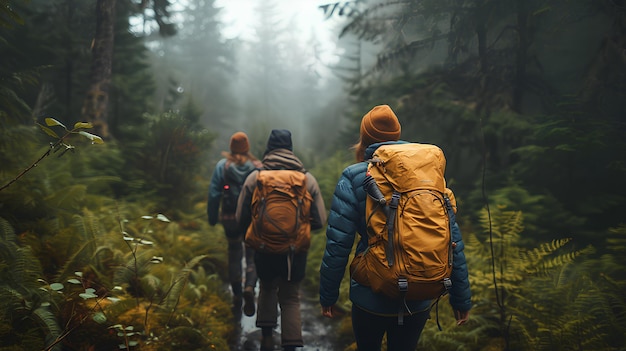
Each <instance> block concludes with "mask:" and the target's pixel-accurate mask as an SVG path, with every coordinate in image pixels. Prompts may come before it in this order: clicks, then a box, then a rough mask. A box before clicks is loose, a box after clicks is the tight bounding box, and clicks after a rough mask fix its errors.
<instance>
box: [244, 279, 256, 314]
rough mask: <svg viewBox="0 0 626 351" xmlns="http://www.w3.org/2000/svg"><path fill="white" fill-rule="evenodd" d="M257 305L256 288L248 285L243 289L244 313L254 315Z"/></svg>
mask: <svg viewBox="0 0 626 351" xmlns="http://www.w3.org/2000/svg"><path fill="white" fill-rule="evenodd" d="M255 311H256V306H254V288H253V287H251V286H246V288H245V289H244V290H243V313H244V314H245V315H246V316H248V317H252V316H254V312H255Z"/></svg>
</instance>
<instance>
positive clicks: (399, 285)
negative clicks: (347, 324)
mask: <svg viewBox="0 0 626 351" xmlns="http://www.w3.org/2000/svg"><path fill="white" fill-rule="evenodd" d="M368 163H369V164H368V170H367V174H366V178H365V181H364V183H363V186H364V188H365V190H366V192H367V193H368V196H367V200H366V221H367V234H368V238H369V241H368V244H369V246H368V248H367V249H366V250H365V251H364V252H363V253H361V254H359V255H357V256H356V257H355V258H354V259H353V261H352V262H351V264H350V273H351V277H352V278H353V279H354V280H355V281H357V282H358V283H359V284H361V285H366V286H369V287H371V289H372V290H373V291H375V292H377V293H382V294H385V295H387V296H389V297H390V298H393V299H399V300H400V301H404V300H428V299H437V298H439V297H440V296H442V295H443V294H445V293H446V292H447V289H448V288H449V287H450V286H451V284H452V283H451V281H450V274H451V272H452V255H453V242H452V235H451V230H450V228H451V227H450V226H451V224H452V221H454V209H455V208H456V203H454V195H453V193H452V191H451V190H450V189H448V188H447V187H446V181H445V178H444V172H445V167H446V159H445V157H444V154H443V151H442V150H441V149H440V148H439V147H438V146H435V145H429V144H417V143H401V144H388V145H382V146H380V147H379V148H378V149H377V150H376V151H375V152H374V154H373V157H372V158H371V159H370V160H368ZM400 305H403V304H402V303H400ZM402 312H403V311H402ZM402 312H399V315H398V318H399V322H401V319H402V318H401V315H400V313H402Z"/></svg>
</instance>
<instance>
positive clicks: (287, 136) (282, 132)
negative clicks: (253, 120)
mask: <svg viewBox="0 0 626 351" xmlns="http://www.w3.org/2000/svg"><path fill="white" fill-rule="evenodd" d="M274 149H288V150H291V151H293V144H292V143H291V132H290V131H288V130H287V129H274V130H272V132H271V133H270V137H269V139H267V149H266V150H265V153H268V152H270V151H272V150H274Z"/></svg>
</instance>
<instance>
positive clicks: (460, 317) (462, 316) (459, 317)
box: [454, 310, 470, 325]
mask: <svg viewBox="0 0 626 351" xmlns="http://www.w3.org/2000/svg"><path fill="white" fill-rule="evenodd" d="M469 315H470V312H469V311H459V310H455V311H454V318H456V325H463V324H465V323H467V321H468V320H469Z"/></svg>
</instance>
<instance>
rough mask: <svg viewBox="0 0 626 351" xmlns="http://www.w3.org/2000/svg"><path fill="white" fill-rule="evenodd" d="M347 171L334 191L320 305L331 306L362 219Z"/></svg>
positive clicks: (321, 275) (327, 230)
mask: <svg viewBox="0 0 626 351" xmlns="http://www.w3.org/2000/svg"><path fill="white" fill-rule="evenodd" d="M352 178H353V174H350V168H346V169H345V170H344V171H343V173H342V175H341V177H340V179H339V182H338V183H337V186H336V187H335V192H334V194H333V199H332V202H331V207H330V213H329V215H328V225H327V227H326V249H325V250H324V256H323V258H322V263H321V266H320V304H321V305H322V306H332V305H334V304H335V303H336V302H337V300H338V298H339V287H340V285H341V280H342V279H343V276H344V273H345V271H346V266H347V264H348V260H349V258H350V253H351V251H352V246H353V244H354V238H355V235H356V231H357V221H358V219H359V212H358V211H359V210H358V208H359V203H358V198H357V196H356V195H355V189H354V188H353V185H352V181H351V179H352Z"/></svg>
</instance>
